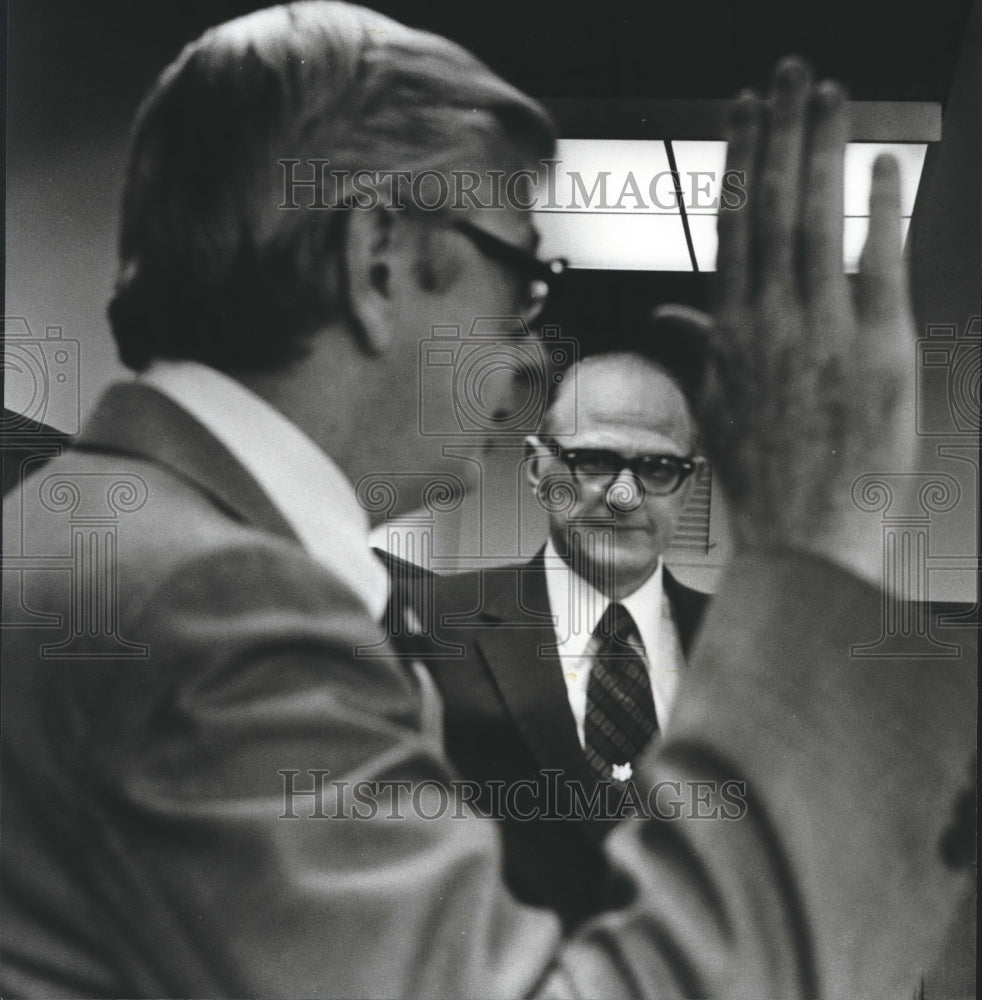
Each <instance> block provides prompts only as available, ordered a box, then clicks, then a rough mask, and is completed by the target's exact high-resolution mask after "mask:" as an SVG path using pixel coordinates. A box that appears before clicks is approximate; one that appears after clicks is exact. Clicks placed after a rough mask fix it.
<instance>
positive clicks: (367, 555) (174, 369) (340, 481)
mask: <svg viewBox="0 0 982 1000" xmlns="http://www.w3.org/2000/svg"><path fill="white" fill-rule="evenodd" d="M138 378H139V381H141V382H143V383H145V384H147V385H151V386H153V388H155V389H157V390H158V391H160V392H162V393H164V394H165V395H166V396H168V397H169V398H170V399H172V400H173V401H174V402H175V403H177V404H178V405H179V406H181V407H182V408H183V409H185V410H187V412H188V413H190V414H191V416H193V417H194V418H195V419H196V420H197V421H198V422H199V423H200V424H202V425H203V426H204V427H205V428H206V429H207V430H208V431H210V432H211V433H212V434H213V435H214V436H215V437H216V438H217V439H218V440H219V441H220V442H221V443H222V444H223V445H225V447H226V448H227V449H228V450H229V451H230V452H231V453H232V454H233V455H234V456H235V458H236V459H237V460H238V461H239V462H240V463H241V465H242V466H243V467H244V468H245V469H246V470H247V471H248V472H249V474H250V475H251V476H252V477H253V478H254V479H255V480H256V482H257V483H259V485H260V486H261V487H262V489H263V492H265V494H266V495H267V496H268V497H269V499H270V501H271V502H272V503H273V504H274V506H275V507H276V508H277V509H278V510H279V512H280V513H281V514H282V515H283V517H284V519H285V520H286V521H287V523H288V524H289V525H290V527H291V528H292V529H293V530H294V532H295V533H296V535H297V537H298V538H299V539H300V542H301V544H302V545H303V547H304V549H305V550H306V551H307V553H308V554H309V555H310V556H311V557H313V558H314V559H316V560H318V561H319V562H320V563H322V564H323V565H324V566H326V567H327V568H328V569H330V570H331V571H332V572H333V573H334V574H335V575H336V576H337V577H338V578H339V579H341V580H343V581H344V582H345V583H346V584H348V586H349V587H350V588H351V589H352V590H353V591H354V592H355V593H356V594H357V595H358V596H359V597H360V598H361V599H362V600H363V601H364V603H365V606H366V607H367V609H368V611H369V614H370V615H371V616H372V618H373V619H374V620H376V621H378V620H379V619H380V618H381V617H382V614H383V612H384V610H385V606H386V602H387V601H388V574H387V573H386V571H385V568H384V567H383V566H382V564H381V562H379V560H378V559H376V558H375V556H374V555H373V554H372V551H371V549H370V547H369V542H368V531H369V520H368V515H367V514H366V512H365V511H364V510H363V509H362V508H361V507H360V506H359V504H358V500H357V498H356V497H355V491H354V489H353V488H352V486H351V484H350V483H349V482H348V480H347V478H346V477H345V475H344V473H343V472H342V471H341V470H340V469H339V468H338V467H337V465H335V463H334V462H333V461H332V460H331V459H330V458H329V457H328V456H327V454H325V452H323V451H322V450H321V449H320V448H319V447H318V446H317V445H316V444H314V442H313V441H312V440H311V439H310V438H309V437H308V436H307V435H306V434H305V433H304V432H303V431H302V430H300V428H299V427H297V426H296V424H294V423H293V422H292V421H291V420H289V419H287V417H285V416H284V415H283V414H282V413H280V411H279V410H277V409H276V408H275V407H273V406H271V405H270V404H269V403H267V402H266V401H265V400H264V399H261V398H260V397H259V396H257V395H256V394H255V393H254V392H252V391H251V390H250V389H247V388H246V387H245V386H244V385H242V383H241V382H237V381H236V380H235V379H233V378H229V376H227V375H223V374H222V373H221V372H219V371H216V370H215V369H214V368H210V367H208V366H207V365H203V364H200V363H199V362H196V361H170V360H158V361H154V362H153V363H152V364H151V366H150V367H149V368H148V369H147V370H146V371H145V372H143V373H142V374H141V375H140V376H139V377H138Z"/></svg>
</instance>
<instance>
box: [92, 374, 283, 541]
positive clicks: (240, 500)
mask: <svg viewBox="0 0 982 1000" xmlns="http://www.w3.org/2000/svg"><path fill="white" fill-rule="evenodd" d="M76 447H78V448H82V449H86V450H90V451H102V452H108V453H114V454H123V455H131V456H134V457H138V458H143V459H146V460H147V461H150V462H153V463H155V464H157V465H160V466H162V467H164V468H166V469H168V470H169V471H170V472H172V473H173V474H175V475H177V476H179V477H180V478H181V479H184V480H186V481H188V482H190V483H192V484H193V485H194V486H195V487H196V488H197V489H198V490H200V491H202V492H203V493H205V494H207V495H208V496H209V497H210V498H211V500H212V501H213V502H214V503H215V504H217V505H218V506H219V507H221V508H222V509H223V510H225V511H226V512H227V513H228V514H229V515H230V516H232V517H233V518H235V519H236V520H238V521H243V522H245V523H248V524H253V525H255V526H256V527H259V528H262V529H264V530H266V531H269V532H272V533H273V534H277V535H281V536H283V537H285V538H290V539H292V540H294V541H296V540H297V538H296V535H295V534H294V532H293V530H292V528H291V527H290V525H289V523H288V522H287V521H286V519H285V518H284V517H283V515H282V514H281V513H280V512H279V510H278V509H277V507H276V506H275V505H274V504H273V502H272V500H270V499H269V497H268V496H267V495H266V493H265V492H264V491H263V489H262V488H261V487H260V486H259V484H258V483H257V482H256V481H255V479H253V477H252V476H251V475H250V474H249V473H248V472H247V471H246V469H245V468H243V466H242V465H241V464H240V463H239V461H238V460H237V459H236V458H235V457H234V456H233V455H232V453H231V452H230V451H229V450H228V449H227V448H226V447H225V446H224V445H223V444H222V443H221V442H220V441H218V440H217V439H216V438H215V437H214V436H213V435H212V434H210V433H209V432H208V430H207V429H206V428H205V427H203V426H202V425H201V424H200V423H199V422H198V421H197V420H195V418H194V417H192V416H191V415H190V414H189V413H188V412H187V411H186V410H184V409H183V408H182V407H180V406H178V404H177V403H175V402H174V401H173V400H171V399H169V398H168V397H167V396H165V395H164V394H163V393H161V392H158V391H157V390H156V389H153V388H151V387H150V386H146V385H140V384H138V383H134V382H128V383H119V384H117V385H114V386H111V387H110V388H109V389H108V390H107V391H106V393H105V394H104V395H103V397H102V399H101V400H100V401H99V405H98V406H97V408H96V410H95V412H94V413H93V414H92V416H91V417H90V419H89V420H88V422H87V423H86V426H85V429H84V430H83V432H82V434H81V435H80V437H79V439H78V442H77V444H76Z"/></svg>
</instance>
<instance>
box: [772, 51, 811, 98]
mask: <svg viewBox="0 0 982 1000" xmlns="http://www.w3.org/2000/svg"><path fill="white" fill-rule="evenodd" d="M807 78H808V68H807V66H806V65H805V63H804V62H803V61H802V60H801V59H799V58H798V57H797V56H785V58H784V59H782V60H781V61H780V62H779V63H778V64H777V69H776V70H775V72H774V82H775V84H776V85H777V86H778V87H779V88H780V89H781V90H795V89H796V88H798V87H801V86H803V85H804V84H805V81H806V80H807Z"/></svg>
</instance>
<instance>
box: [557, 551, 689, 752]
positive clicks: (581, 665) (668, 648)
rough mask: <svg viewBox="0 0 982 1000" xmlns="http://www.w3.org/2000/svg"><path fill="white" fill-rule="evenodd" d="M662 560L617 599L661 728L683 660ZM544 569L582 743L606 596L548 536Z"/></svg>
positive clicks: (566, 680) (558, 650) (560, 652)
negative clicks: (644, 666)
mask: <svg viewBox="0 0 982 1000" xmlns="http://www.w3.org/2000/svg"><path fill="white" fill-rule="evenodd" d="M663 565H664V564H663V562H662V560H659V561H658V566H657V568H656V569H655V571H654V573H652V574H651V576H649V577H648V579H647V580H645V582H644V583H643V584H641V586H640V587H639V588H638V589H637V590H635V591H634V593H633V594H629V595H628V596H627V597H625V598H623V599H622V600H621V601H620V603H621V604H622V605H623V606H624V607H625V608H627V610H628V611H629V612H630V613H631V617H632V618H633V619H634V621H635V624H636V625H637V627H638V632H639V633H640V635H641V641H642V642H643V643H644V648H645V653H646V654H647V659H648V676H649V677H650V679H651V693H652V695H653V697H654V702H655V712H656V713H657V715H658V726H659V729H662V730H664V729H665V728H666V727H667V725H668V721H669V717H670V715H671V711H672V706H673V704H674V702H675V691H676V688H677V687H678V679H679V668H680V667H681V666H682V665H683V663H684V660H683V654H682V645H681V642H680V641H679V636H678V628H677V627H676V624H675V616H674V615H673V613H672V605H671V601H669V599H668V595H667V594H666V593H665V588H664V587H663V586H662V576H663ZM545 572H546V589H547V591H548V594H549V608H550V610H551V611H552V614H553V619H554V627H555V630H556V639H557V644H558V649H557V652H558V654H559V661H560V663H561V664H562V668H563V680H564V681H565V682H566V694H567V697H568V698H569V707H570V708H571V709H572V712H573V718H574V720H575V721H576V732H577V735H578V736H579V738H580V745H581V746H585V745H586V740H585V736H584V723H585V720H586V703H587V685H588V684H589V682H590V670H591V669H592V667H593V645H592V644H591V638H592V636H593V631H594V629H595V628H596V627H597V625H598V624H599V622H600V619H601V618H602V617H603V613H604V611H606V609H607V605H608V604H610V598H608V597H605V596H604V595H603V594H601V593H600V592H599V591H597V590H595V589H594V588H593V587H591V586H590V584H589V583H587V582H586V581H585V580H584V579H583V578H582V577H580V576H578V575H577V574H576V573H574V572H573V571H572V570H571V569H570V568H569V566H568V565H567V564H566V563H565V562H564V561H563V560H562V558H561V557H560V556H559V554H558V553H557V552H556V549H555V547H554V546H553V544H552V541H551V540H550V541H549V542H548V543H547V545H546V549H545Z"/></svg>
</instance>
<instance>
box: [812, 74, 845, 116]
mask: <svg viewBox="0 0 982 1000" xmlns="http://www.w3.org/2000/svg"><path fill="white" fill-rule="evenodd" d="M845 100H846V92H845V90H844V89H843V88H842V87H841V86H840V85H839V84H838V83H836V82H835V80H823V81H822V82H821V83H820V84H819V85H818V86H817V87H816V88H815V102H816V103H817V105H818V107H819V108H821V109H822V110H824V111H832V110H833V109H834V108H837V107H839V105H841V104H844V103H845Z"/></svg>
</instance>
